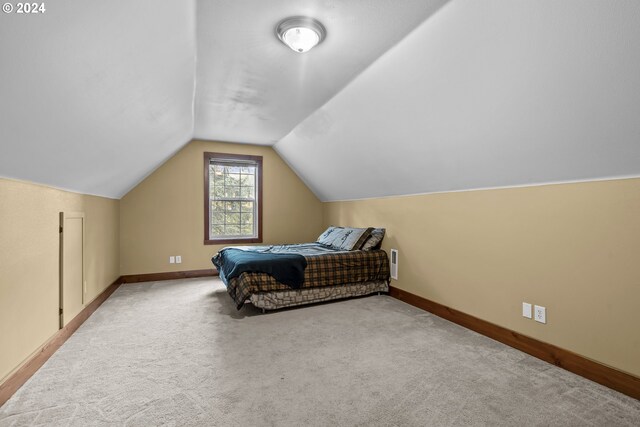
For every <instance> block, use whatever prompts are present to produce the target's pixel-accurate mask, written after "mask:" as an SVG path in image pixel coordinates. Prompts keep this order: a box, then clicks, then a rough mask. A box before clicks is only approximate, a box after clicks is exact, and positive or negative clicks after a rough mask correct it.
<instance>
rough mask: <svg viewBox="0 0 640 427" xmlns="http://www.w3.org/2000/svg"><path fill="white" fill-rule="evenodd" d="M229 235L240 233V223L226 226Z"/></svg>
mask: <svg viewBox="0 0 640 427" xmlns="http://www.w3.org/2000/svg"><path fill="white" fill-rule="evenodd" d="M225 230H226V235H227V236H238V235H239V234H240V226H239V225H229V224H227V226H226V227H225Z"/></svg>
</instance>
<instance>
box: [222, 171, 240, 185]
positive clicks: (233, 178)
mask: <svg viewBox="0 0 640 427" xmlns="http://www.w3.org/2000/svg"><path fill="white" fill-rule="evenodd" d="M224 184H225V185H227V186H236V185H240V174H237V173H228V174H226V175H225V176H224Z"/></svg>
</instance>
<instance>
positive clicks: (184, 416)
mask: <svg viewBox="0 0 640 427" xmlns="http://www.w3.org/2000/svg"><path fill="white" fill-rule="evenodd" d="M165 424H166V425H175V426H189V425H203V426H263V425H267V426H325V425H339V426H470V425H474V426H475V425H487V426H498V425H514V426H515V425H522V426H524V425H527V426H535V425H541V426H552V425H556V426H618V425H620V426H622V425H629V426H631V425H633V426H638V425H640V401H638V400H635V399H632V398H629V397H626V396H624V395H622V394H619V393H617V392H614V391H612V390H609V389H607V388H605V387H602V386H600V385H598V384H595V383H593V382H590V381H588V380H585V379H583V378H581V377H578V376H576V375H573V374H571V373H569V372H566V371H563V370H561V369H559V368H556V367H555V366H552V365H549V364H547V363H544V362H541V361H539V360H537V359H534V358H532V357H530V356H528V355H526V354H524V353H521V352H519V351H517V350H513V349H511V348H509V347H506V346H504V345H502V344H500V343H497V342H495V341H492V340H490V339H488V338H485V337H482V336H480V335H478V334H476V333H474V332H471V331H469V330H466V329H464V328H461V327H459V326H457V325H455V324H452V323H449V322H447V321H445V320H442V319H440V318H438V317H435V316H433V315H431V314H429V313H426V312H423V311H421V310H419V309H416V308H414V307H411V306H409V305H406V304H404V303H402V302H400V301H397V300H395V299H392V298H390V297H388V296H372V297H366V298H360V299H355V300H348V301H342V302H337V303H329V304H322V305H316V306H311V307H306V308H298V309H289V310H283V311H277V312H272V313H267V314H264V315H262V314H260V313H259V312H258V310H256V309H255V308H253V307H251V306H250V305H249V306H247V307H245V308H243V310H242V311H240V312H237V311H236V310H235V308H234V307H233V303H232V302H231V299H230V298H229V296H228V295H227V294H226V292H225V290H224V287H223V286H222V284H221V282H220V281H219V280H218V279H212V278H208V279H206V280H205V279H191V280H180V281H172V282H158V283H141V284H130V285H123V286H121V287H120V288H119V289H118V290H117V291H116V293H114V294H113V295H112V296H111V298H109V300H107V301H106V302H105V303H104V304H103V305H102V307H100V309H98V311H97V312H96V313H95V314H94V315H93V316H92V317H91V318H90V319H89V320H88V321H87V322H86V323H85V324H84V325H83V326H82V327H81V328H80V329H79V330H78V331H77V332H76V333H75V334H74V335H73V336H72V337H71V338H70V339H69V340H68V341H67V342H66V343H65V344H64V345H63V346H62V348H61V349H60V350H59V351H58V352H57V353H56V354H55V355H54V356H53V357H52V358H51V359H50V360H49V361H48V362H47V363H46V364H45V365H44V366H43V367H42V369H40V371H38V372H37V373H36V375H34V376H33V378H31V380H29V382H28V383H27V384H26V385H25V386H23V387H22V388H21V389H20V390H19V391H18V393H16V394H15V395H14V396H13V398H12V399H11V400H9V401H8V402H7V403H6V404H5V405H4V406H3V407H2V408H0V426H22V425H70V426H92V425H131V426H155V425H165Z"/></svg>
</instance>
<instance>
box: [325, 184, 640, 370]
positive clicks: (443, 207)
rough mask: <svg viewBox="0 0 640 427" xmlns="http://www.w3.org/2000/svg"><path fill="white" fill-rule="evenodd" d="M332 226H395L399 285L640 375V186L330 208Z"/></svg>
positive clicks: (389, 240) (392, 240)
mask: <svg viewBox="0 0 640 427" xmlns="http://www.w3.org/2000/svg"><path fill="white" fill-rule="evenodd" d="M331 224H335V225H353V226H379V227H386V228H387V233H388V234H387V236H386V237H385V240H384V244H383V248H384V249H385V250H387V251H388V250H389V249H390V248H397V249H398V250H399V265H398V267H399V279H400V280H398V281H392V285H393V286H396V287H398V288H401V289H404V290H406V291H409V292H411V293H414V294H416V295H419V296H422V297H425V298H428V299H431V300H433V301H436V302H439V303H442V304H445V305H447V306H450V307H453V308H455V309H458V310H460V311H463V312H465V313H468V314H471V315H474V316H476V317H479V318H481V319H484V320H487V321H490V322H493V323H495V324H498V325H501V326H504V327H507V328H509V329H513V330H515V331H518V332H521V333H523V334H526V335H529V336H531V337H534V338H537V339H540V340H542V341H545V342H548V343H552V344H555V345H557V346H559V347H562V348H565V349H568V350H571V351H574V352H576V353H578V354H581V355H583V356H586V357H588V358H591V359H593V360H596V361H599V362H601V363H604V364H607V365H610V366H613V367H615V368H618V369H620V370H623V371H626V372H629V373H631V374H634V375H636V376H640V332H639V329H638V328H639V325H640V309H639V308H638V303H639V302H640V179H628V180H616V181H601V182H588V183H578V184H563V185H547V186H537V187H526V188H513V189H500V190H485V191H469V192H458V193H443V194H431V195H421V196H406V197H395V198H385V199H372V200H362V201H350V202H332V203H325V204H324V225H325V226H328V225H331ZM523 301H526V302H529V303H531V304H538V305H542V306H545V307H546V308H547V324H546V325H543V324H540V323H536V322H535V321H533V320H531V319H525V318H524V317H522V315H521V307H522V302H523Z"/></svg>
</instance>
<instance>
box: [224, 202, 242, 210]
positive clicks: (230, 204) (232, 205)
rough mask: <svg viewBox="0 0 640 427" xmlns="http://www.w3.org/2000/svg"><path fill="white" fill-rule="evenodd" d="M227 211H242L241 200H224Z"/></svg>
mask: <svg viewBox="0 0 640 427" xmlns="http://www.w3.org/2000/svg"><path fill="white" fill-rule="evenodd" d="M224 203H225V205H226V206H225V210H226V211H227V212H240V202H224Z"/></svg>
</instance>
